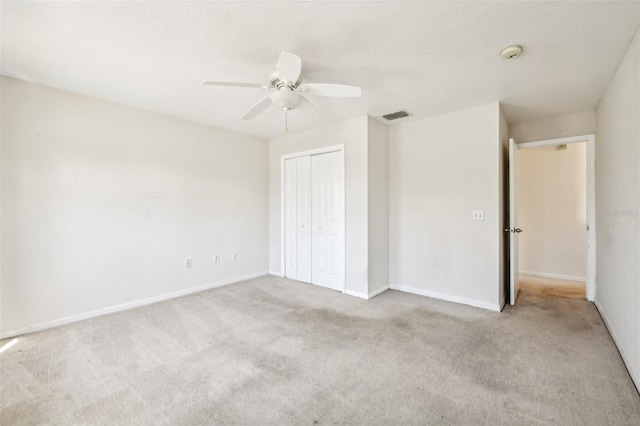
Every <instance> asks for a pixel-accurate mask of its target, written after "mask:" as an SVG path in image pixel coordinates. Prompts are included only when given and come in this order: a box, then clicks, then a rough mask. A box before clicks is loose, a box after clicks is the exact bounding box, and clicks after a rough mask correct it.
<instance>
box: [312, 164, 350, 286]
mask: <svg viewBox="0 0 640 426" xmlns="http://www.w3.org/2000/svg"><path fill="white" fill-rule="evenodd" d="M311 193H312V201H311V209H312V210H311V211H312V214H311V216H312V218H311V219H312V224H313V237H312V249H311V258H312V259H313V261H312V268H313V272H312V274H311V282H312V283H313V284H318V285H321V286H324V287H329V288H332V289H335V290H342V289H343V287H344V284H343V280H342V277H343V276H344V274H343V272H342V271H343V269H344V223H343V218H344V168H343V164H342V153H341V152H330V153H328V154H320V155H314V156H312V157H311Z"/></svg>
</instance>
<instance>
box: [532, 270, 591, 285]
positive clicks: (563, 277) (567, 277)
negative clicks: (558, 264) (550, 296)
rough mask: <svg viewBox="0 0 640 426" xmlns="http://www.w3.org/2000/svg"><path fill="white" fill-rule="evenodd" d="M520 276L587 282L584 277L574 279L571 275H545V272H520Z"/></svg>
mask: <svg viewBox="0 0 640 426" xmlns="http://www.w3.org/2000/svg"><path fill="white" fill-rule="evenodd" d="M520 275H529V276H532V277H540V278H551V279H554V280H562V281H580V282H583V283H584V282H587V278H586V277H574V276H571V275H558V274H547V273H545V272H530V271H520Z"/></svg>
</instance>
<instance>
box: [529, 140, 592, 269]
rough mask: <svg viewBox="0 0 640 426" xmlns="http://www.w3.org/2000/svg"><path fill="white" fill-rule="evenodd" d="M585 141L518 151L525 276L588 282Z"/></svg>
mask: <svg viewBox="0 0 640 426" xmlns="http://www.w3.org/2000/svg"><path fill="white" fill-rule="evenodd" d="M586 145H587V144H586V142H580V143H573V144H569V145H567V149H566V150H558V149H557V148H556V147H555V146H549V147H540V148H531V149H522V150H519V151H518V167H517V170H518V188H517V193H518V224H519V226H520V228H522V229H523V230H524V232H523V233H522V234H520V236H519V240H520V241H519V249H520V252H519V269H520V273H521V274H531V275H540V276H547V277H553V278H559V279H569V280H576V281H585V280H586V271H587V264H586V261H587V248H586V244H587V241H586V226H587V221H586V209H587V203H586V195H587V192H586V190H587V174H586V173H587V167H586V165H587V146H586Z"/></svg>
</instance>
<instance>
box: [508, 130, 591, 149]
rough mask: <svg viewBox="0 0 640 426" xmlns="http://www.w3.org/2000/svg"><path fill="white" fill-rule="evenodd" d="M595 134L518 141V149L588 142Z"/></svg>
mask: <svg viewBox="0 0 640 426" xmlns="http://www.w3.org/2000/svg"><path fill="white" fill-rule="evenodd" d="M594 136H595V135H594V134H593V133H592V134H588V135H580V136H569V137H566V138H557V139H545V140H541V141H533V142H520V143H518V144H517V145H518V149H525V148H539V147H541V146H554V145H566V144H569V143H578V142H587V141H589V139H591V138H593V137H594Z"/></svg>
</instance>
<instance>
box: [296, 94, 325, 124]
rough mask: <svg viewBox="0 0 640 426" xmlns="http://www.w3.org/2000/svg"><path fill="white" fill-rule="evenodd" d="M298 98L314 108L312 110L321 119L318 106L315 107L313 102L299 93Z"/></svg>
mask: <svg viewBox="0 0 640 426" xmlns="http://www.w3.org/2000/svg"><path fill="white" fill-rule="evenodd" d="M300 98H301V99H302V103H303V104H306V105H309V106H310V107H311V108H313V109H314V111H315V112H316V113H317V114H318V117H320V119H323V118H324V117H323V116H322V113H321V112H320V110H319V109H318V108H316V106H315V105H314V104H313V102H311V101H310V100H309V99H307V98H306V97H304V96H302V95H300Z"/></svg>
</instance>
